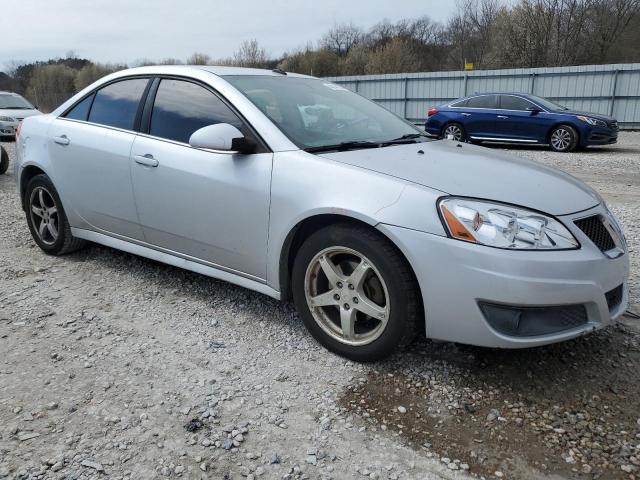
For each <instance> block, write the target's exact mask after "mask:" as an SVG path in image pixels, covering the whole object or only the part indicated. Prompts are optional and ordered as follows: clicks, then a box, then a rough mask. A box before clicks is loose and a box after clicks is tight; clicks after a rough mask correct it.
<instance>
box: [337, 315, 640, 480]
mask: <svg viewBox="0 0 640 480" xmlns="http://www.w3.org/2000/svg"><path fill="white" fill-rule="evenodd" d="M637 332H638V330H637V329H630V328H628V327H625V326H622V325H618V326H616V327H612V328H610V329H608V330H605V331H601V332H598V333H594V334H592V335H590V336H587V337H583V338H580V339H576V340H573V341H570V342H566V343H563V344H557V345H552V346H547V347H540V348H535V349H528V350H516V351H513V350H491V349H482V348H475V347H469V346H461V345H455V344H443V343H432V342H422V343H421V344H418V345H417V346H416V347H415V348H414V350H413V351H412V352H409V356H408V357H406V356H405V357H402V358H400V357H399V356H398V357H396V358H395V359H394V360H392V361H390V362H388V363H385V364H384V365H381V368H378V369H374V370H372V371H371V372H370V373H369V375H368V376H367V377H366V378H363V379H360V381H359V382H358V383H357V384H356V385H354V386H353V387H352V388H351V389H349V390H347V391H346V392H345V394H344V396H343V398H342V400H341V403H342V405H343V406H344V407H346V408H347V409H348V410H350V411H352V412H354V413H356V414H357V415H360V416H361V417H362V419H363V420H364V421H365V422H367V423H370V424H371V427H373V428H375V429H379V428H380V429H383V430H391V431H392V432H395V433H397V434H399V435H400V436H401V437H403V438H405V439H406V440H407V441H408V442H409V443H410V444H411V445H412V446H413V447H414V448H416V449H422V450H425V451H426V452H427V455H434V456H436V457H439V458H441V459H442V458H443V457H446V458H445V460H444V461H445V462H446V463H451V462H454V459H455V460H459V463H458V464H456V463H453V464H452V465H451V466H450V468H453V469H458V468H462V467H461V466H462V465H463V464H467V465H468V466H469V468H470V470H471V472H472V473H476V474H479V475H489V476H493V475H494V473H495V472H496V471H500V472H502V473H503V474H504V475H505V476H506V477H507V478H540V477H541V476H543V475H545V476H546V475H550V474H559V475H562V476H564V477H569V478H573V477H577V478H603V479H604V478H606V479H616V478H638V477H637V472H638V465H640V369H639V367H640V347H639V335H638V333H637ZM399 407H400V408H399ZM402 407H404V408H402ZM405 409H406V412H405V413H402V412H404V410H405ZM401 411H402V412H401ZM447 459H448V460H449V462H447ZM465 467H466V465H465ZM634 472H636V473H635V475H634Z"/></svg>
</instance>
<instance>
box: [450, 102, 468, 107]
mask: <svg viewBox="0 0 640 480" xmlns="http://www.w3.org/2000/svg"><path fill="white" fill-rule="evenodd" d="M468 101H469V100H462V101H461V102H456V103H452V104H451V105H450V106H452V107H458V108H462V107H466V106H467V102H468Z"/></svg>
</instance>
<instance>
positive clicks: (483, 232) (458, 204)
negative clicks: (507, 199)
mask: <svg viewBox="0 0 640 480" xmlns="http://www.w3.org/2000/svg"><path fill="white" fill-rule="evenodd" d="M438 209H439V210H440V213H441V218H442V223H443V224H444V226H445V228H446V230H447V231H448V233H449V235H450V236H451V237H452V238H455V239H457V240H463V241H465V242H472V243H478V244H480V245H486V246H489V247H496V248H507V249H512V250H567V249H576V248H579V246H580V244H579V243H578V241H577V240H576V239H575V237H574V236H573V235H572V234H571V232H570V231H569V230H567V228H566V227H565V226H564V225H562V223H560V222H559V221H558V220H556V219H555V218H553V217H551V216H549V215H545V214H543V213H539V212H535V211H533V210H527V209H525V208H521V207H514V206H512V205H507V204H504V203H498V202H490V201H485V200H474V199H470V198H460V197H444V198H441V199H440V200H439V202H438Z"/></svg>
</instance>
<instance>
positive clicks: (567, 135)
mask: <svg viewBox="0 0 640 480" xmlns="http://www.w3.org/2000/svg"><path fill="white" fill-rule="evenodd" d="M577 144H578V132H576V130H575V129H574V128H573V127H572V126H570V125H559V126H557V127H556V128H554V129H553V130H552V131H551V134H550V135H549V145H550V146H551V149H552V150H554V151H556V152H563V153H564V152H571V151H573V150H575V148H576V146H577Z"/></svg>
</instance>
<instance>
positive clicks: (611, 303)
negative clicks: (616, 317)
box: [604, 284, 624, 311]
mask: <svg viewBox="0 0 640 480" xmlns="http://www.w3.org/2000/svg"><path fill="white" fill-rule="evenodd" d="M623 287H624V286H623V285H622V284H620V285H618V286H617V287H616V288H614V289H613V290H609V291H608V292H607V293H605V294H604V296H605V298H606V299H607V306H608V307H609V311H612V310H615V309H616V308H618V306H619V305H620V302H622V295H623V293H624V292H623Z"/></svg>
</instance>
